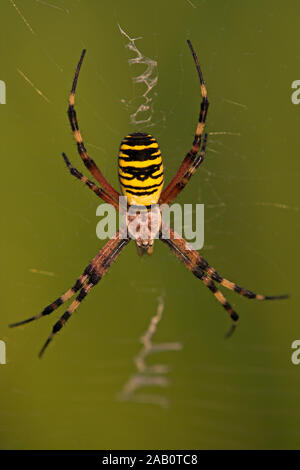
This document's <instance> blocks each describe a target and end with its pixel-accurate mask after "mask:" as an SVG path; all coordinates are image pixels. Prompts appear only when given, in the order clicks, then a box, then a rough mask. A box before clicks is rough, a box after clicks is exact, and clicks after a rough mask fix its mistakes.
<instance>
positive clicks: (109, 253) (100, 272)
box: [39, 232, 130, 357]
mask: <svg viewBox="0 0 300 470" xmlns="http://www.w3.org/2000/svg"><path fill="white" fill-rule="evenodd" d="M129 241H130V238H126V239H122V238H119V232H118V233H117V234H116V235H115V237H113V238H112V239H110V240H109V241H108V242H107V243H106V245H105V246H104V248H102V250H101V251H100V253H99V255H100V256H98V257H96V258H94V260H95V262H94V263H93V261H92V263H91V264H90V266H91V269H90V273H89V280H88V283H87V284H86V285H85V286H83V287H82V289H81V290H80V292H79V294H78V296H77V297H76V299H75V300H74V301H73V302H72V303H71V305H70V306H69V308H68V309H67V310H66V312H65V313H64V314H63V315H62V316H61V317H60V319H59V320H58V321H57V322H56V323H55V325H54V326H53V328H52V332H51V334H50V336H49V337H48V339H47V341H46V342H45V344H44V346H43V347H42V349H41V351H40V353H39V357H42V355H43V353H44V351H45V349H46V348H47V346H48V345H49V343H50V342H51V341H52V339H53V338H54V336H55V335H56V333H58V332H59V331H60V330H61V328H62V327H63V326H64V325H65V323H66V322H67V321H68V320H69V318H70V317H71V315H72V313H73V312H75V310H77V308H78V307H79V305H80V303H81V302H82V300H83V299H84V298H85V297H86V296H87V294H88V293H89V291H90V290H91V289H92V287H94V286H95V285H96V284H97V283H98V282H99V281H100V280H101V279H102V278H103V276H104V275H105V274H106V272H107V271H108V269H109V268H110V266H111V265H112V263H113V262H114V261H115V260H116V259H117V257H118V256H119V254H120V253H121V250H122V249H123V248H124V247H125V246H126V245H127V244H128V243H129Z"/></svg>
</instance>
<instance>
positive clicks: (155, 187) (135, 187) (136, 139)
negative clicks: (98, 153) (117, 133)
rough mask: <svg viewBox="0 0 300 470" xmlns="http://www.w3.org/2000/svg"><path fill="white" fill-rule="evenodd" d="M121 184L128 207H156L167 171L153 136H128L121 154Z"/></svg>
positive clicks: (136, 134)
mask: <svg viewBox="0 0 300 470" xmlns="http://www.w3.org/2000/svg"><path fill="white" fill-rule="evenodd" d="M119 180H120V186H121V190H122V193H123V194H124V196H127V201H128V204H129V205H137V206H150V205H151V204H157V203H158V200H159V196H160V193H161V190H162V187H163V183H164V169H163V164H162V158H161V153H160V149H159V146H158V143H157V141H156V140H155V139H154V137H153V136H152V135H151V134H144V133H142V132H137V133H134V134H130V135H127V136H126V137H125V138H124V139H123V140H122V142H121V145H120V151H119Z"/></svg>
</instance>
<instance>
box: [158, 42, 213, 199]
mask: <svg viewBox="0 0 300 470" xmlns="http://www.w3.org/2000/svg"><path fill="white" fill-rule="evenodd" d="M187 43H188V45H189V48H190V50H191V52H192V55H193V59H194V62H195V65H196V69H197V72H198V76H199V80H200V89H201V95H202V101H201V105H200V114H199V119H198V124H197V128H196V133H195V137H194V141H193V145H192V148H191V149H190V151H189V152H188V153H187V154H186V156H185V158H184V160H183V162H182V163H181V165H180V167H179V169H178V171H177V173H176V175H175V176H174V178H173V179H172V180H171V182H170V183H169V184H168V186H167V187H166V188H165V189H164V190H163V192H162V194H161V197H160V201H159V202H160V204H170V203H171V202H172V201H173V200H174V199H175V197H176V196H177V195H178V194H179V193H180V191H182V189H183V188H184V187H185V185H186V184H187V183H188V181H189V179H190V177H191V176H192V174H193V173H194V172H195V171H196V170H197V168H198V167H199V165H200V164H201V163H202V162H203V159H204V154H205V145H206V140H207V135H206V136H205V139H204V140H205V142H204V144H203V145H202V149H201V153H200V155H199V156H198V157H197V154H198V152H199V150H200V146H201V139H202V135H203V133H204V128H205V121H206V116H207V111H208V106H209V102H208V99H207V91H206V86H205V82H204V78H203V75H202V71H201V68H200V64H199V61H198V58H197V56H196V53H195V51H194V48H193V46H192V43H191V41H190V40H188V41H187Z"/></svg>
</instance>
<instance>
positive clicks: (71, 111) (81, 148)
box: [68, 49, 120, 201]
mask: <svg viewBox="0 0 300 470" xmlns="http://www.w3.org/2000/svg"><path fill="white" fill-rule="evenodd" d="M85 53H86V49H83V51H82V53H81V57H80V59H79V62H78V65H77V68H76V72H75V76H74V80H73V84H72V89H71V94H70V98H69V107H68V116H69V120H70V124H71V129H72V131H73V134H74V137H75V140H76V143H77V150H78V153H79V155H80V157H81V158H82V160H83V163H84V164H85V166H86V167H87V169H88V170H89V171H90V172H91V173H92V175H93V176H94V177H95V178H96V180H97V181H98V182H99V184H100V186H102V187H103V188H104V189H105V191H107V192H108V193H109V194H110V195H111V197H112V198H113V199H115V201H119V196H120V194H119V193H118V191H116V190H115V189H114V188H113V187H112V186H111V184H110V183H109V182H108V181H107V180H106V178H105V177H104V176H103V174H102V172H101V171H100V170H99V168H98V167H97V165H96V163H95V162H94V160H92V159H91V158H90V157H89V155H88V153H87V151H86V148H85V145H84V143H83V140H82V137H81V133H80V130H79V125H78V121H77V116H76V111H75V108H74V104H75V92H76V86H77V81H78V77H79V72H80V69H81V65H82V62H83V58H84V56H85Z"/></svg>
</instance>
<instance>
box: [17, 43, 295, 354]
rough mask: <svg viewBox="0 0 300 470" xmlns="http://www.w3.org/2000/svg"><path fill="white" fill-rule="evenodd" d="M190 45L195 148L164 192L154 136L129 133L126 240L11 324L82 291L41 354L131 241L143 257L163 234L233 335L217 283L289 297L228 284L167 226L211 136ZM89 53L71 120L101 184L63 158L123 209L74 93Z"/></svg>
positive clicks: (122, 174)
mask: <svg viewBox="0 0 300 470" xmlns="http://www.w3.org/2000/svg"><path fill="white" fill-rule="evenodd" d="M188 45H189V47H190V50H191V52H192V55H193V58H194V62H195V65H196V69H197V72H198V76H199V80H200V90H201V95H202V101H201V105H200V114H199V119H198V123H197V127H196V133H195V137H194V141H193V144H192V147H191V149H190V150H189V152H188V153H187V154H186V156H185V158H184V159H183V161H182V163H181V165H180V167H179V169H178V171H177V173H176V174H175V176H174V177H173V179H172V180H171V182H170V183H169V185H168V186H167V187H166V188H165V189H164V190H163V191H162V187H163V180H164V175H163V165H162V158H161V154H160V150H159V147H158V143H157V141H156V140H155V138H154V137H153V136H152V135H151V134H145V133H141V132H139V133H134V134H129V135H127V136H126V137H125V138H124V139H123V140H122V142H121V145H120V151H119V180H120V185H121V190H122V193H123V194H124V195H125V196H126V197H127V201H128V207H127V212H126V229H127V232H126V235H125V236H124V233H125V232H123V229H121V230H120V232H117V233H116V234H115V236H114V237H112V238H111V239H110V240H109V241H108V242H107V243H106V245H105V246H104V247H103V248H102V249H101V250H100V251H99V253H98V254H97V255H96V256H95V257H94V258H93V259H92V261H91V262H90V264H89V265H88V266H87V267H86V268H85V270H84V272H83V274H82V275H81V276H79V278H78V279H77V280H76V282H75V284H74V285H73V287H71V288H70V289H68V290H67V291H66V292H65V293H64V294H63V295H61V296H60V297H58V299H56V300H55V301H54V302H52V303H51V304H49V305H48V306H47V307H46V308H44V310H43V311H42V312H40V313H39V314H37V315H35V316H33V317H31V318H28V319H27V320H24V321H21V322H17V323H13V324H12V325H10V326H17V325H21V324H24V323H28V322H30V321H32V320H36V319H38V318H41V317H42V316H44V315H48V314H50V313H52V312H53V311H54V310H56V309H57V308H58V307H59V306H60V305H62V304H63V303H64V302H66V301H67V300H69V299H70V298H71V297H73V296H74V295H75V293H76V292H79V294H78V295H77V297H76V299H75V300H74V301H73V302H72V303H71V305H70V306H69V308H68V309H67V310H66V312H65V313H64V314H63V315H62V316H61V317H60V319H59V320H58V321H57V322H56V323H55V325H54V327H53V329H52V333H51V334H50V336H49V338H48V339H47V341H46V343H45V344H44V346H43V348H42V350H41V352H40V356H41V355H42V354H43V352H44V351H45V349H46V347H47V346H48V344H49V343H50V341H51V340H52V338H53V337H54V335H55V334H56V333H57V332H58V331H59V330H60V329H61V328H62V327H63V325H64V324H65V323H66V322H67V321H68V319H69V318H70V317H71V315H72V313H73V312H74V311H75V310H76V309H77V308H78V307H79V305H80V303H81V301H82V300H83V299H84V298H85V297H86V295H87V294H88V293H89V291H90V290H91V289H92V288H93V287H94V286H95V285H96V284H97V283H98V282H99V281H100V280H101V279H102V277H103V276H104V274H105V273H106V272H107V271H108V269H109V268H110V266H111V264H112V263H113V262H114V261H115V260H116V258H117V257H118V255H119V254H120V252H121V250H122V249H123V248H124V247H125V246H126V245H127V244H128V243H129V241H130V239H131V238H133V239H134V240H135V242H136V244H137V247H138V252H139V254H143V253H148V254H151V253H152V250H153V242H154V238H155V237H156V236H157V235H159V238H160V240H161V241H162V242H163V243H165V244H166V245H167V246H168V247H169V248H170V249H171V251H172V252H173V253H174V254H175V256H176V257H177V258H178V259H179V260H180V261H181V262H182V263H183V264H184V265H185V266H186V267H187V269H188V270H189V271H191V272H192V273H193V274H194V276H196V277H197V278H198V279H200V280H201V281H202V282H203V283H204V285H205V286H206V287H208V289H209V290H210V291H211V292H212V293H213V295H214V296H215V298H216V299H217V300H218V302H220V304H221V305H222V306H223V307H224V309H225V310H226V311H227V312H228V314H229V315H230V317H231V319H232V320H233V326H232V328H231V330H230V333H231V332H232V331H233V330H234V328H235V325H236V324H237V321H238V318H239V317H238V314H237V313H236V312H235V311H234V310H233V308H232V307H231V305H230V304H229V302H228V301H227V300H226V298H225V297H224V295H223V294H222V293H221V291H220V290H219V289H218V288H217V286H216V284H215V283H216V282H217V283H219V284H221V285H222V286H224V287H226V288H227V289H229V290H232V291H235V292H237V293H238V294H240V295H243V296H244V297H247V298H249V299H257V300H270V299H283V298H286V297H287V296H286V295H281V296H265V295H259V294H255V293H254V292H252V291H250V290H248V289H245V288H243V287H240V286H238V285H237V284H235V283H234V282H231V281H228V280H227V279H225V278H223V277H222V276H221V275H220V274H218V272H217V271H216V270H215V269H214V268H213V267H212V266H210V265H209V264H208V262H207V261H206V260H205V259H204V258H202V256H200V255H199V253H198V252H197V251H196V250H193V249H192V248H191V246H190V245H189V244H188V243H187V242H186V241H185V240H184V239H183V238H181V237H180V236H179V235H178V234H176V233H175V232H174V230H172V229H171V228H170V227H166V226H165V224H162V221H161V211H160V208H159V206H158V204H157V203H159V204H170V203H171V202H172V201H173V200H174V199H175V197H176V196H177V195H178V194H179V193H180V191H182V189H183V188H184V187H185V186H186V184H187V183H188V182H189V180H190V178H191V176H192V175H193V174H194V173H195V171H196V170H197V168H198V167H199V165H200V164H201V163H202V162H203V160H204V156H205V148H206V140H207V134H204V127H205V121H206V116H207V110H208V99H207V92H206V87H205V83H204V80H203V76H202V72H201V69H200V65H199V62H198V59H197V56H196V54H195V51H194V49H193V46H192V44H191V42H190V41H188ZM85 52H86V51H85V50H83V52H82V54H81V57H80V60H79V63H78V65H77V69H76V72H75V77H74V80H73V85H72V90H71V94H70V98H69V107H68V116H69V120H70V124H71V128H72V131H73V133H74V137H75V140H76V143H77V149H78V152H79V155H80V157H81V158H82V160H83V162H84V164H85V166H86V167H87V168H88V170H89V171H90V172H91V173H92V175H93V176H94V178H95V179H96V180H97V181H98V183H99V185H100V186H98V185H96V184H95V183H93V182H92V181H90V180H89V179H88V178H87V177H86V176H83V174H82V173H80V171H78V170H77V169H76V168H74V167H73V166H72V165H71V163H70V161H69V159H68V158H67V156H66V155H65V154H63V158H64V160H65V162H66V165H67V167H68V168H69V170H70V172H71V174H72V175H74V176H75V177H76V178H78V179H79V180H81V181H82V182H83V183H85V184H86V185H87V186H88V187H89V188H90V189H91V190H92V191H93V192H94V193H95V194H96V195H97V196H99V197H100V198H101V199H102V200H104V201H105V202H108V203H109V204H111V205H112V206H113V207H115V209H116V210H118V209H119V197H120V194H119V193H118V191H116V190H115V189H114V188H113V187H112V186H111V184H110V183H109V182H108V181H107V180H106V179H105V177H104V176H103V174H102V172H101V171H100V170H99V168H98V167H97V165H96V163H95V162H94V160H92V159H91V158H90V156H89V155H88V153H87V151H86V148H85V146H84V143H83V140H82V137H81V134H80V131H79V126H78V121H77V117H76V112H75V109H74V104H75V90H76V85H77V80H78V76H79V71H80V68H81V65H82V61H83V58H84V55H85ZM202 138H203V140H202ZM153 204H154V205H155V208H154V210H153V211H151V210H150V206H151V205H153ZM134 206H138V207H139V210H138V211H136V212H134V211H133V209H134Z"/></svg>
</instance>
